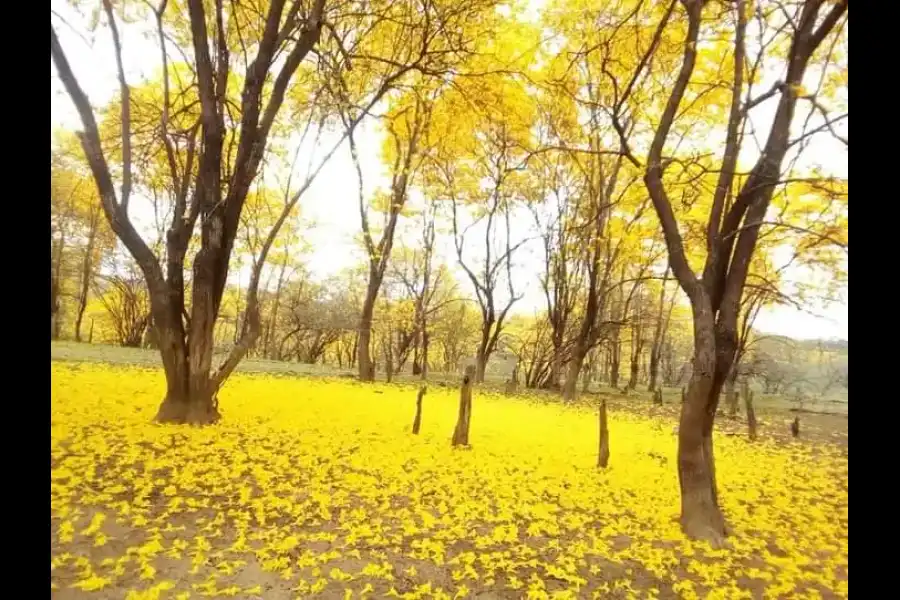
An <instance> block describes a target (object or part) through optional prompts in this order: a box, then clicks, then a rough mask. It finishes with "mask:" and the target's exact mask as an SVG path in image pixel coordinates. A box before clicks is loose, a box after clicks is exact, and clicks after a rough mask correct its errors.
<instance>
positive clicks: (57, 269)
mask: <svg viewBox="0 0 900 600" xmlns="http://www.w3.org/2000/svg"><path fill="white" fill-rule="evenodd" d="M65 245H66V236H65V235H64V234H63V235H61V236H60V238H59V244H57V251H56V260H55V261H52V259H51V270H50V339H52V340H58V339H59V331H60V318H59V308H60V307H59V297H60V295H61V293H60V292H61V277H62V259H63V248H64V247H65Z"/></svg>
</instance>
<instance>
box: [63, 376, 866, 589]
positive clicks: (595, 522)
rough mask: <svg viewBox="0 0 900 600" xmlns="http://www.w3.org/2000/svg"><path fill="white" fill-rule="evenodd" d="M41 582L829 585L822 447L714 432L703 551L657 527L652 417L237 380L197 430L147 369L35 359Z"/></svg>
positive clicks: (492, 399)
mask: <svg viewBox="0 0 900 600" xmlns="http://www.w3.org/2000/svg"><path fill="white" fill-rule="evenodd" d="M51 373H52V400H51V488H50V489H51V491H50V494H51V544H52V559H51V569H52V572H51V580H52V587H53V590H54V591H53V596H54V597H55V598H78V597H96V598H129V599H132V598H189V597H190V598H200V597H205V596H217V597H229V596H231V597H239V598H275V599H277V598H294V597H301V598H306V597H319V598H360V597H368V598H382V597H389V596H399V597H403V598H461V597H470V598H525V597H528V598H548V597H552V598H591V597H602V598H607V597H608V598H617V597H622V598H626V597H635V598H651V597H660V598H666V597H668V598H671V597H684V598H696V597H700V598H741V597H746V598H751V597H784V598H786V597H792V598H802V597H809V598H814V597H815V598H817V597H835V596H840V597H844V596H846V595H847V593H848V587H847V585H848V584H847V576H848V571H847V568H848V567H847V561H848V541H847V534H848V491H847V478H848V462H847V457H846V453H845V451H843V450H841V449H840V448H838V447H836V446H830V445H824V444H817V445H815V446H811V445H804V444H800V443H792V444H788V445H781V444H779V445H776V444H775V443H773V442H767V441H763V442H760V443H757V444H751V443H749V442H747V441H746V440H745V439H743V438H741V437H737V436H735V437H727V436H719V437H718V438H717V439H716V452H717V464H718V469H717V476H718V479H719V486H720V490H721V497H722V498H721V499H722V502H723V503H724V508H725V512H726V515H727V518H728V520H729V523H730V525H731V527H732V535H731V536H730V537H729V545H728V547H727V548H726V549H722V550H713V549H712V548H709V547H708V546H706V545H705V544H701V543H692V542H689V541H687V540H685V539H684V538H683V537H682V536H681V534H680V533H679V529H678V526H677V522H676V519H677V512H678V492H677V490H678V480H677V475H676V471H675V465H674V456H675V442H676V440H675V436H674V434H673V425H674V423H673V422H672V421H671V419H669V418H665V419H664V418H662V417H659V418H650V417H645V416H639V415H634V414H629V413H628V412H624V411H616V410H613V411H611V413H610V434H611V442H610V447H611V458H610V467H609V468H608V469H607V470H606V471H603V472H599V471H598V470H597V469H596V468H595V466H594V465H595V462H596V446H597V419H596V414H595V413H594V412H593V411H591V410H589V409H587V408H564V407H561V406H559V405H554V404H541V403H536V402H527V401H524V400H521V399H509V398H504V397H501V396H490V395H487V394H484V393H479V392H478V391H477V390H476V394H475V399H474V403H473V416H472V430H471V435H470V440H471V442H472V445H473V447H472V449H470V450H452V449H451V448H450V437H451V435H452V431H453V425H454V423H455V415H456V407H457V399H456V393H455V392H454V391H453V390H450V389H443V390H438V389H434V390H430V392H429V394H428V395H427V396H426V397H425V402H424V411H423V413H424V414H423V421H422V434H421V435H419V436H413V435H412V434H411V433H410V427H411V423H412V419H413V412H414V405H415V391H414V389H413V388H403V387H395V386H385V385H377V384H376V385H367V386H363V385H359V384H356V383H354V382H350V381H341V380H315V379H298V378H279V377H275V376H272V375H268V376H254V375H240V376H236V377H235V378H234V379H233V380H232V381H230V382H229V383H228V385H227V386H226V389H225V390H224V391H223V392H222V394H221V398H220V401H221V403H220V404H221V409H222V412H223V415H224V418H223V420H222V422H221V423H220V424H218V425H216V426H214V427H208V428H187V427H171V426H168V427H162V426H157V425H154V424H152V423H151V419H152V417H153V415H154V412H155V410H156V408H157V406H158V403H159V400H160V398H161V390H162V389H163V379H162V375H161V374H160V373H159V372H158V371H154V370H140V369H135V368H114V367H109V366H103V365H88V364H71V363H69V364H66V363H51Z"/></svg>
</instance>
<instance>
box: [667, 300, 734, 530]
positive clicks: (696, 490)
mask: <svg viewBox="0 0 900 600" xmlns="http://www.w3.org/2000/svg"><path fill="white" fill-rule="evenodd" d="M696 302H697V305H696V306H694V307H693V312H694V357H693V358H694V360H693V372H692V375H691V379H690V382H689V383H688V389H687V392H686V394H685V397H684V402H683V403H682V406H681V420H680V423H679V429H678V476H679V481H680V484H681V526H682V529H683V530H684V532H685V533H686V534H687V535H688V536H690V537H694V538H698V539H705V540H708V541H709V542H710V543H712V544H714V545H720V544H721V543H722V542H723V541H724V537H725V518H724V516H723V515H722V511H721V508H720V507H719V498H718V490H717V488H716V469H715V456H714V454H713V440H712V434H713V424H714V420H715V416H716V409H717V408H718V404H719V396H720V394H721V391H722V385H723V384H724V380H725V377H724V374H727V372H728V370H729V369H730V366H731V365H730V362H731V360H732V359H733V356H734V353H733V348H732V349H731V350H732V351H731V352H729V348H727V346H728V344H727V343H726V342H725V340H724V339H722V332H716V331H715V325H714V321H713V316H712V310H710V307H709V304H708V297H706V296H703V297H700V298H698V299H697V301H696ZM717 333H718V334H719V335H717ZM726 363H728V364H726Z"/></svg>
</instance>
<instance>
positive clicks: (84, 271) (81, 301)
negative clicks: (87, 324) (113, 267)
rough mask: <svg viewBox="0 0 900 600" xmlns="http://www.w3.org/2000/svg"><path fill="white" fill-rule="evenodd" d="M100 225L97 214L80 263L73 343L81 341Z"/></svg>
mask: <svg viewBox="0 0 900 600" xmlns="http://www.w3.org/2000/svg"><path fill="white" fill-rule="evenodd" d="M99 225H100V214H99V212H97V213H96V214H95V215H93V216H92V218H91V224H90V230H89V232H88V241H87V247H86V248H85V250H84V260H82V262H81V290H80V291H79V294H78V309H77V311H76V312H75V341H76V342H80V341H81V322H82V320H83V319H84V311H85V309H86V308H87V303H88V294H89V292H90V289H91V280H92V279H93V272H94V256H93V254H94V244H95V243H96V240H97V227H98V226H99Z"/></svg>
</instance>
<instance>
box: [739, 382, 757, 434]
mask: <svg viewBox="0 0 900 600" xmlns="http://www.w3.org/2000/svg"><path fill="white" fill-rule="evenodd" d="M742 391H743V396H744V408H745V409H746V411H747V434H748V436H749V437H750V441H751V442H752V441H756V410H754V408H753V392H751V391H750V384H749V383H747V382H746V381H744V389H743V390H742Z"/></svg>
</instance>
